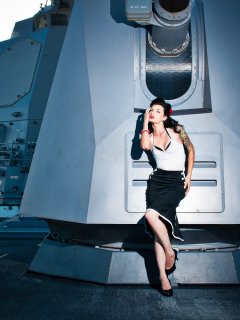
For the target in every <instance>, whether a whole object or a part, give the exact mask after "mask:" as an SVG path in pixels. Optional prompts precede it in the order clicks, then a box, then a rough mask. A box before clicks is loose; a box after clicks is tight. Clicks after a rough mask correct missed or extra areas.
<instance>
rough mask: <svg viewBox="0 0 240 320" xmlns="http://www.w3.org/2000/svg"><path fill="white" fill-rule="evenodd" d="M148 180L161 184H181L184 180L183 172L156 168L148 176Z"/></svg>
mask: <svg viewBox="0 0 240 320" xmlns="http://www.w3.org/2000/svg"><path fill="white" fill-rule="evenodd" d="M149 180H151V181H152V182H156V183H163V184H169V183H170V184H171V183H174V184H182V183H184V180H185V173H184V170H163V169H160V168H156V169H155V170H154V171H153V172H152V173H151V174H150V176H149Z"/></svg>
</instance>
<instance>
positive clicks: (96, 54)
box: [21, 0, 240, 224]
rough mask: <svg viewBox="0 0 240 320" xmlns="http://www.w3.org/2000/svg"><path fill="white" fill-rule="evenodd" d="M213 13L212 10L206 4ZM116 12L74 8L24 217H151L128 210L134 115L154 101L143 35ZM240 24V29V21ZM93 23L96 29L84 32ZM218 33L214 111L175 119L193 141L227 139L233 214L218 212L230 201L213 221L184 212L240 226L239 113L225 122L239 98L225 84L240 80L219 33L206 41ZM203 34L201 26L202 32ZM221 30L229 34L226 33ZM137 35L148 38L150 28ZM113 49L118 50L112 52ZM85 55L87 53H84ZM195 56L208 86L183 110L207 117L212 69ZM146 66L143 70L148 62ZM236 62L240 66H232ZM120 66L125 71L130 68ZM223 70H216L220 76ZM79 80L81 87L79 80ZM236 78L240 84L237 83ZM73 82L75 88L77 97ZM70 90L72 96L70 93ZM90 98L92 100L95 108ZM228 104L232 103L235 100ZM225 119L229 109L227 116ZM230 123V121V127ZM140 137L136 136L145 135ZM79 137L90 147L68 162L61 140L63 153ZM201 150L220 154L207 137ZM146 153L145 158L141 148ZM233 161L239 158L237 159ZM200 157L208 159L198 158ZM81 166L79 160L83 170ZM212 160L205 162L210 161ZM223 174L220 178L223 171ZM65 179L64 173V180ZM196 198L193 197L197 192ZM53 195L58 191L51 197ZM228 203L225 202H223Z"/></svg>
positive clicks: (188, 219)
mask: <svg viewBox="0 0 240 320" xmlns="http://www.w3.org/2000/svg"><path fill="white" fill-rule="evenodd" d="M204 3H205V2H204ZM198 5H199V6H200V4H199V1H195V2H194V8H195V9H194V10H197V6H198ZM232 5H233V7H234V6H238V4H237V3H236V2H234V1H233V3H232ZM207 6H208V7H209V6H210V5H208V4H207ZM209 8H210V9H209V12H207V11H206V10H205V11H206V12H205V17H206V14H207V15H210V16H211V19H213V20H214V19H216V20H218V17H217V16H215V15H214V14H213V12H215V11H212V10H213V8H214V10H215V7H214V6H212V7H211V6H210V7H209ZM224 8H225V6H224V5H222V6H221V10H224ZM236 9H237V7H236ZM109 12H110V13H111V11H110V2H104V4H101V5H100V4H99V3H98V2H95V1H93V0H92V1H90V2H88V3H85V2H81V1H76V3H75V6H74V9H73V13H72V17H71V23H70V24H69V28H68V30H67V34H66V38H65V41H64V46H63V50H62V53H61V57H60V60H59V64H58V68H57V72H56V75H55V80H54V83H53V86H52V91H51V94H50V97H49V100H48V106H47V109H46V112H45V116H44V121H43V125H42V128H43V129H42V130H41V133H42V134H41V136H40V137H39V141H38V147H37V149H36V153H35V155H34V159H33V164H32V168H31V175H30V176H29V178H30V179H28V182H27V186H26V190H25V193H24V200H23V203H22V207H21V213H22V214H26V215H34V216H39V217H44V218H50V219H56V220H62V221H72V222H79V223H86V222H87V223H100V224H104V223H106V224H111V223H113V224H135V223H138V221H140V220H141V218H142V217H143V213H142V211H141V212H136V213H129V212H126V210H125V209H124V208H125V203H124V198H125V188H124V185H125V168H124V154H125V147H124V144H125V143H124V140H125V135H126V133H127V132H130V131H132V128H135V127H136V126H137V128H139V129H140V128H141V122H140V121H139V122H138V115H137V114H136V113H134V106H136V105H137V106H144V108H146V107H147V106H148V103H149V99H148V98H147V97H146V96H145V95H144V93H143V91H142V88H141V84H140V79H139V80H137V79H135V81H134V73H133V71H134V69H133V66H134V65H133V54H134V45H133V39H134V38H133V37H134V35H135V33H134V28H132V27H131V26H129V25H128V24H124V23H120V22H119V21H121V20H117V21H118V23H116V21H115V20H114V19H113V17H112V16H111V15H109ZM99 15H101V16H102V17H103V19H102V20H101V24H100V25H99V23H97V21H98V20H97V17H98V16H99ZM193 16H194V15H193ZM119 19H120V18H119ZM124 21H125V20H123V22H124ZM234 21H235V22H234V23H235V24H236V23H237V22H236V21H237V20H234ZM198 22H199V21H198ZM86 23H87V24H88V26H89V27H85V28H84V25H85V24H86ZM196 23H197V22H196ZM209 24H210V25H211V29H210V28H209ZM215 26H216V24H215ZM215 26H212V20H211V21H210V20H209V19H207V18H206V19H205V29H206V39H207V46H208V58H209V59H210V62H209V65H210V68H209V76H210V83H211V84H212V87H211V95H212V99H213V102H214V104H213V112H212V113H210V114H200V115H196V114H193V115H185V116H181V117H176V119H177V120H179V121H180V123H182V124H184V125H185V128H186V130H187V132H199V133H201V132H209V131H213V132H214V131H217V132H220V133H222V135H223V146H224V155H225V156H224V170H225V172H224V176H225V194H224V195H225V201H226V209H225V211H224V212H222V213H221V212H214V211H221V206H222V203H221V200H220V201H218V200H217V206H219V208H220V209H219V210H215V208H213V207H212V208H211V210H209V211H207V204H206V211H205V212H195V213H194V215H193V214H192V213H191V212H184V211H183V212H179V214H178V216H179V221H180V223H181V224H234V223H239V222H240V218H239V215H238V212H237V209H236V208H237V207H238V203H239V201H238V195H237V193H236V192H235V190H236V188H237V186H238V175H237V174H236V172H238V163H237V159H238V156H237V154H238V151H237V150H239V148H238V143H240V141H239V140H238V139H237V137H236V135H235V132H233V130H234V126H235V124H234V123H235V121H236V120H235V119H237V117H236V116H234V119H233V117H232V118H231V122H230V123H229V120H230V119H229V115H230V114H232V115H233V113H232V112H233V110H234V112H235V115H236V114H238V112H239V111H238V110H235V109H234V108H235V107H233V109H228V112H227V114H225V113H224V109H223V108H224V107H223V103H222V102H221V101H226V102H227V101H228V97H229V94H227V96H226V93H227V92H229V93H230V92H231V93H232V94H233V96H234V97H235V100H236V101H237V97H238V93H237V91H236V90H235V91H233V90H232V88H233V86H232V87H231V88H230V87H229V89H228V90H227V89H226V84H225V80H223V79H224V77H225V76H224V75H227V76H228V77H229V76H231V74H233V75H234V74H236V72H235V70H236V69H237V67H236V65H235V64H233V63H232V62H231V64H230V62H227V65H228V68H227V69H225V68H223V69H220V70H219V67H218V66H219V65H224V63H225V56H223V55H222V52H221V51H220V53H219V50H218V51H216V46H215V45H214V44H216V39H215V38H216V37H217V35H218V34H219V33H217V35H215V33H214V35H213V36H211V37H210V36H207V33H208V34H209V35H210V34H212V32H213V31H212V30H213V29H214V30H215V29H216V27H215ZM194 27H196V26H194V23H193V28H194ZM197 28H198V27H197ZM219 28H220V30H222V29H221V28H222V26H221V25H219ZM227 28H230V26H228V27H227ZM235 29H236V26H235ZM137 30H139V31H141V28H138V29H137ZM203 31H204V30H203ZM203 31H201V32H203ZM76 32H77V33H78V35H79V36H78V37H77V39H76V38H75V37H74V35H75V34H76ZM201 32H200V34H201ZM218 32H220V31H218ZM224 32H225V31H224ZM102 34H104V35H105V36H104V39H102V38H101V35H102ZM113 35H114V36H113ZM215 36H216V37H215ZM116 37H117V38H118V40H119V42H118V43H116V42H114V41H111V39H112V40H113V38H116ZM209 37H210V38H209ZM100 38H101V48H102V49H101V50H93V44H94V46H95V45H96V46H97V44H98V39H100ZM208 38H209V39H208ZM197 39H198V41H200V39H201V37H200V38H199V34H198V37H197ZM145 40H146V38H144V43H146V41H145ZM217 40H218V42H219V44H218V46H220V44H221V43H222V45H223V42H222V41H223V40H222V38H221V37H217ZM224 41H225V40H224ZM226 41H228V40H226ZM229 41H230V40H229ZM231 41H232V40H231ZM110 43H111V46H109V45H110ZM119 43H122V45H121V55H119ZM140 43H141V42H140ZM144 43H143V47H144ZM232 43H234V41H232ZM218 46H217V48H218ZM203 47H204V46H203ZM78 50H79V52H78V54H76V51H78ZM198 50H200V47H198ZM196 52H197V51H196ZM196 52H195V53H193V58H194V59H197V61H198V64H197V65H198V68H199V69H198V71H197V82H198V84H199V86H198V85H197V86H196V88H195V91H194V94H192V95H191V97H190V98H189V99H188V100H187V101H185V100H184V99H183V101H182V102H181V103H182V104H181V105H180V106H181V108H182V109H191V108H192V109H194V108H201V107H202V105H203V87H204V83H203V82H204V81H203V80H204V77H205V75H204V72H203V66H204V61H203V60H201V59H202V58H201V57H202V55H197V54H196ZM198 52H200V51H198ZM232 54H233V53H232ZM216 56H217V57H218V58H217V60H218V64H217V65H216V63H215V60H214V59H216ZM80 57H81V59H82V60H81V61H82V62H81V63H80V60H79V59H80ZM220 57H221V59H220ZM137 59H138V61H139V57H138V58H137ZM140 60H141V59H140ZM213 60H214V61H213ZM122 61H124V64H122ZM231 61H235V60H234V59H231ZM211 63H212V68H213V69H212V68H211ZM73 66H74V67H73ZM117 66H121V68H120V67H119V68H118V67H117ZM214 66H217V69H216V68H215V67H214ZM65 70H68V73H67V76H66V77H63V74H65V73H64V72H65ZM112 70H114V73H113V72H112ZM221 70H222V71H221ZM221 72H223V73H221ZM219 74H220V75H221V76H219ZM79 75H81V77H79ZM103 77H104V81H103V80H102V79H103ZM72 79H75V80H74V81H72ZM235 79H236V80H237V78H235ZM141 81H143V79H142V80H141ZM69 83H72V85H71V87H70V88H69V86H68V84H69ZM137 83H138V87H137ZM134 85H135V91H134ZM65 88H68V90H64V89H65ZM216 89H217V91H216ZM219 92H221V95H222V98H221V100H219ZM89 94H91V100H90V96H89ZM70 97H71V98H70ZM73 97H74V98H73ZM224 99H225V100H224ZM229 99H230V100H231V101H232V97H229ZM180 101H181V99H179V103H180ZM184 101H185V102H184ZM233 105H234V103H233V102H232V106H233ZM79 106H81V108H80V107H79ZM103 106H104V107H103ZM176 108H177V107H176ZM218 110H221V113H220V111H218ZM53 119H57V121H54V122H53ZM225 119H229V120H228V121H225ZM63 123H64V126H63ZM139 129H138V130H137V131H140V130H139ZM52 132H57V133H58V140H56V139H55V135H52ZM93 134H94V137H93ZM73 137H82V138H81V145H80V146H79V147H78V148H72V149H71V150H72V153H71V155H70V154H69V153H63V144H62V141H64V145H68V146H72V143H73V142H72V138H73ZM94 140H95V142H94ZM233 141H234V144H233V143H232V142H233ZM199 143H200V142H199ZM201 145H202V147H201V150H204V145H206V148H208V150H209V149H210V148H211V144H210V140H209V141H208V139H206V136H204V135H203V136H202V140H201ZM139 152H141V151H140V148H139ZM196 152H197V153H198V152H200V149H199V151H198V149H197V151H196ZM201 152H202V151H201ZM233 154H234V155H235V156H234V157H232V156H230V157H229V155H233ZM198 156H199V157H201V156H202V155H201V154H200V153H198ZM77 159H79V160H78V161H77ZM80 159H81V160H80ZM93 160H94V164H93ZM205 160H206V158H204V161H205ZM92 165H93V167H92ZM216 169H217V170H218V168H216ZM199 170H200V169H199ZM204 170H205V169H204ZM206 170H207V169H206ZM209 170H215V169H209ZM60 172H61V174H59V173H60ZM221 174H223V172H222V173H221ZM209 179H210V176H209ZM210 180H212V178H211V179H210ZM214 180H216V179H214ZM44 185H48V187H49V188H48V189H47V188H43V186H44ZM226 186H227V187H226ZM192 189H193V190H192V191H194V187H193V188H192ZM48 190H51V195H50V194H49V191H48ZM199 190H201V192H202V190H203V188H201V189H200V188H199ZM214 192H215V187H211V188H210V190H209V194H208V197H211V195H213V194H214ZM213 198H214V196H213ZM221 198H222V196H221V197H220V198H219V199H221ZM66 199H67V200H66ZM197 199H198V195H195V196H194V197H193V198H192V199H191V197H190V194H189V196H187V197H186V203H188V205H190V203H195V201H196V202H197V201H198V200H197ZM214 201H215V200H214ZM116 204H117V205H116ZM196 209H199V208H196Z"/></svg>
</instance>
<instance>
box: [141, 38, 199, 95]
mask: <svg viewBox="0 0 240 320" xmlns="http://www.w3.org/2000/svg"><path fill="white" fill-rule="evenodd" d="M148 36H149V34H148ZM193 68H194V65H193ZM191 78H192V46H191V43H190V45H189V46H188V48H187V49H186V50H185V51H184V52H182V53H181V54H180V55H179V56H177V57H169V56H168V57H163V56H159V55H157V54H155V53H154V52H153V51H152V50H151V48H150V46H149V45H146V84H147V88H148V90H149V91H150V92H151V93H152V94H153V95H154V96H156V97H162V98H163V99H166V100H172V99H177V98H179V97H181V96H183V95H184V94H185V93H186V92H187V91H188V89H189V87H190V86H191V82H192V79H191Z"/></svg>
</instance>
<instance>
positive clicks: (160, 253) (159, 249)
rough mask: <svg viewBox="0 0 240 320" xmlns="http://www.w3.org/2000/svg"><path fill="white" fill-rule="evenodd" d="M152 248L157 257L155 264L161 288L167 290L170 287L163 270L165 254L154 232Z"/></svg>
mask: <svg viewBox="0 0 240 320" xmlns="http://www.w3.org/2000/svg"><path fill="white" fill-rule="evenodd" d="M154 249H155V254H156V259H157V265H158V268H159V272H160V275H159V279H160V281H161V285H162V288H163V290H169V289H171V285H170V282H169V280H168V277H167V275H166V272H165V264H166V256H165V252H164V250H163V247H162V245H161V243H160V240H159V239H158V236H157V235H156V234H155V241H154Z"/></svg>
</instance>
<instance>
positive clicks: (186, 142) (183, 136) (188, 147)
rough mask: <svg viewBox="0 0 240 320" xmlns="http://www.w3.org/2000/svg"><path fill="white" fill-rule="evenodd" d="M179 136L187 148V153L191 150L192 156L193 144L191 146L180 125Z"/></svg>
mask: <svg viewBox="0 0 240 320" xmlns="http://www.w3.org/2000/svg"><path fill="white" fill-rule="evenodd" d="M180 138H181V140H182V142H183V144H184V145H185V146H186V148H187V149H188V152H189V154H190V153H191V152H192V155H193V156H194V155H195V149H194V146H193V144H192V142H191V141H190V139H189V137H188V135H187V133H186V131H185V130H184V128H183V127H180Z"/></svg>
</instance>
